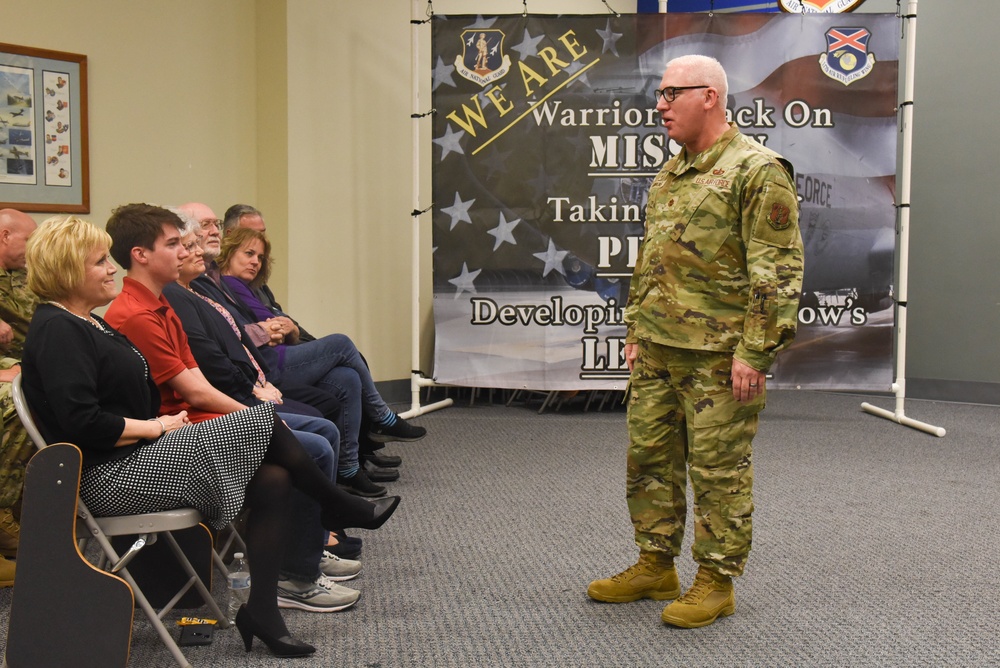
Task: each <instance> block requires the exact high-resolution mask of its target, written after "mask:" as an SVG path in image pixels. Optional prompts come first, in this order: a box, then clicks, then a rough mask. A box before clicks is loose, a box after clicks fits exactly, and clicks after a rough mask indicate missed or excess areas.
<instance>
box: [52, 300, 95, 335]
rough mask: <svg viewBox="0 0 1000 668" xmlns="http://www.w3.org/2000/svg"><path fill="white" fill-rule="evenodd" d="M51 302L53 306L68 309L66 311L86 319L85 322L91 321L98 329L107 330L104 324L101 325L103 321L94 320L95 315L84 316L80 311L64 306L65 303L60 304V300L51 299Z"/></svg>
mask: <svg viewBox="0 0 1000 668" xmlns="http://www.w3.org/2000/svg"><path fill="white" fill-rule="evenodd" d="M49 303H50V304H52V305H53V306H56V307H58V308H61V309H62V310H64V311H66V313H69V314H70V315H73V316H76V317H77V318H79V319H80V320H83V321H85V322H89V323H90V324H91V325H93V326H94V327H96V328H97V329H99V330H101V331H102V332H103V331H105V329H104V327H103V326H102V325H101V323H99V322H97V321H96V320H94V318H93V317H91V316H87V317H84V316H82V315H80V314H79V313H74V312H73V311H70V310H69V309H68V308H67V307H66V306H64V305H63V304H60V303H59V302H57V301H53V300H51V299H50V300H49Z"/></svg>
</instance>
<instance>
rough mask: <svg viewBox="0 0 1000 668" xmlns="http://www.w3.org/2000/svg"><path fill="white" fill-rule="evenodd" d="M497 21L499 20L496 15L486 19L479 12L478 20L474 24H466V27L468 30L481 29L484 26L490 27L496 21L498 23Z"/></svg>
mask: <svg viewBox="0 0 1000 668" xmlns="http://www.w3.org/2000/svg"><path fill="white" fill-rule="evenodd" d="M496 21H497V19H496V17H495V16H494V17H493V18H491V19H484V18H483V15H482V14H478V15H476V22H475V23H473V24H471V25H467V26H465V29H466V30H481V29H483V28H489V27H490V26H492V25H493V24H494V23H496Z"/></svg>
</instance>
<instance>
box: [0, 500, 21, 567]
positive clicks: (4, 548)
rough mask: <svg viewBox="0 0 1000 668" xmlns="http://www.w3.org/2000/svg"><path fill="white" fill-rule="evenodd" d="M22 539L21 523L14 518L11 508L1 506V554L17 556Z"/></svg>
mask: <svg viewBox="0 0 1000 668" xmlns="http://www.w3.org/2000/svg"><path fill="white" fill-rule="evenodd" d="M20 540H21V525H20V524H18V523H17V520H15V519H14V513H13V512H12V511H11V509H10V508H0V556H4V557H16V556H17V543H18V541H20Z"/></svg>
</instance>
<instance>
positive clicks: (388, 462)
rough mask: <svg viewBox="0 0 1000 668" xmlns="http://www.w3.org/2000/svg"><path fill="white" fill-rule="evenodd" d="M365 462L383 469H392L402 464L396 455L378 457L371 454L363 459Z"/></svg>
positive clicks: (375, 454)
mask: <svg viewBox="0 0 1000 668" xmlns="http://www.w3.org/2000/svg"><path fill="white" fill-rule="evenodd" d="M364 459H365V461H366V462H371V463H372V464H374V465H375V466H378V467H379V468H383V469H394V468H396V467H398V466H399V465H400V464H402V463H403V458H402V457H397V456H396V455H380V454H377V453H373V454H371V455H368V456H367V457H365V458H364Z"/></svg>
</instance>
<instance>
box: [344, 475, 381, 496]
mask: <svg viewBox="0 0 1000 668" xmlns="http://www.w3.org/2000/svg"><path fill="white" fill-rule="evenodd" d="M337 484H338V485H340V486H341V487H342V488H343V489H344V491H346V492H350V493H351V494H354V495H355V496H364V497H366V498H375V497H379V496H385V487H382V486H381V485H376V484H375V483H373V482H372V481H371V480H370V479H369V478H368V475H367V474H366V473H365V471H364V469H358V472H357V473H355V474H354V475H352V476H351V477H350V478H343V477H338V478H337Z"/></svg>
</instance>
